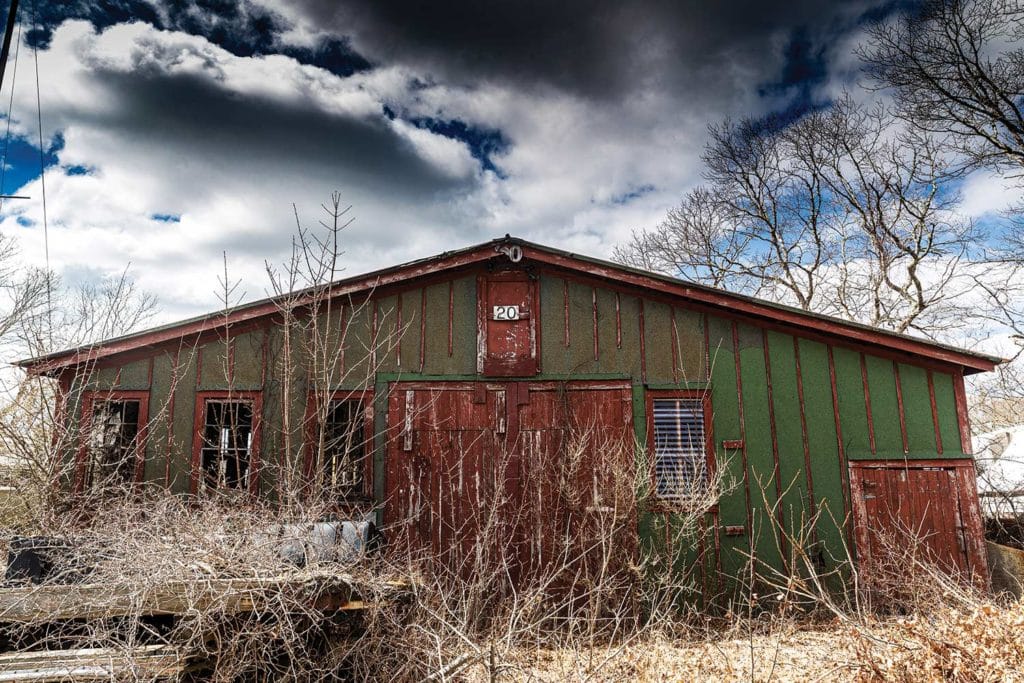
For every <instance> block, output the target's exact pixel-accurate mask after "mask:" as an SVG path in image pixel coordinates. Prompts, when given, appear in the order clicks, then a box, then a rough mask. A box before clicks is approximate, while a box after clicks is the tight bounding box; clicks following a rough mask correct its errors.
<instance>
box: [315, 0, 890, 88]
mask: <svg viewBox="0 0 1024 683" xmlns="http://www.w3.org/2000/svg"><path fill="white" fill-rule="evenodd" d="M298 4H299V5H300V6H302V7H303V8H304V10H305V12H307V13H308V14H307V16H308V20H309V22H310V23H311V24H312V25H313V26H315V27H316V28H318V29H321V30H325V31H333V32H336V33H338V34H342V35H351V36H352V38H353V41H354V45H355V46H356V48H357V49H358V50H360V51H362V53H363V54H367V55H369V56H370V57H371V58H373V59H379V60H381V61H383V62H385V63H386V62H389V61H392V60H397V61H401V62H404V63H406V64H410V65H416V66H420V67H425V68H426V69H428V70H430V71H432V72H434V73H436V74H438V75H439V76H442V77H444V78H447V79H452V78H454V79H463V80H465V81H467V82H478V81H480V80H484V81H494V82H509V81H512V82H515V83H517V84H518V85H520V86H522V85H527V86H534V85H544V86H550V87H553V88H556V89H559V90H565V91H569V92H573V93H576V94H582V95H585V96H592V97H608V96H615V95H619V94H625V93H628V92H630V91H632V90H634V89H637V88H641V87H642V88H654V89H662V90H669V91H672V92H674V93H676V94H686V93H687V91H689V94H690V95H692V97H693V98H695V99H700V98H707V97H714V96H715V94H716V93H717V92H720V91H721V90H723V89H728V88H729V87H730V86H731V85H733V84H734V83H733V81H735V79H737V78H742V76H743V75H744V74H742V73H736V71H735V69H736V68H739V69H740V70H743V71H745V72H749V71H754V72H757V71H760V70H761V69H763V68H765V67H766V66H770V65H771V63H772V62H773V60H774V59H775V57H773V55H772V52H773V51H778V49H779V48H780V47H782V46H779V45H776V44H775V41H778V40H779V39H780V37H781V39H782V40H783V41H785V40H787V39H788V38H790V37H792V38H793V39H794V40H796V41H798V42H799V43H800V44H799V45H798V46H797V47H796V48H795V51H796V52H797V53H798V54H797V55H796V56H797V57H801V56H810V57H813V55H814V54H815V52H816V51H820V49H821V46H823V45H825V44H827V41H828V40H829V39H830V38H831V37H833V32H834V31H837V30H842V29H843V27H844V26H845V27H846V28H848V27H849V26H850V25H852V24H853V23H855V22H856V20H857V18H858V17H859V16H861V15H862V14H863V13H864V12H866V11H869V10H872V9H874V6H875V5H877V4H878V3H877V2H870V1H869V0H856V1H853V2H847V3H830V4H825V3H822V2H820V0H792V1H791V2H764V1H757V0H745V1H743V2H707V1H706V0H687V1H682V2H680V1H672V0H642V1H640V2H621V0H603V1H598V2H585V1H582V0H565V1H559V2H550V1H549V0H539V1H538V0H528V1H526V2H522V1H516V2H512V1H510V0H503V1H499V2H479V1H478V0H453V1H447V2H439V3H425V2H421V1H420V0H405V1H396V2H379V1H377V0H350V1H349V2H346V3H344V4H341V3H337V2H335V1H334V0H298ZM809 41H810V44H809ZM793 51H794V50H793V49H791V50H790V52H791V53H792V52H793ZM783 52H785V49H784V48H783ZM790 56H793V55H792V54H791V55H790ZM790 65H791V66H792V64H790ZM797 66H799V65H797ZM812 66H813V65H812ZM819 72H820V73H824V70H823V69H812V72H811V73H809V74H808V76H810V77H814V76H817V75H819ZM786 77H787V76H786V75H783V78H786ZM746 85H747V86H748V87H749V86H751V85H756V84H751V83H746ZM694 88H701V89H702V90H701V91H692V89H694Z"/></svg>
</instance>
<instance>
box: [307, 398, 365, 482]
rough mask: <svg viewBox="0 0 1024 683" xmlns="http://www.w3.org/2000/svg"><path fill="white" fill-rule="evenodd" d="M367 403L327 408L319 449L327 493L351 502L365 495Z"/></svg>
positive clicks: (337, 402) (356, 401) (333, 403)
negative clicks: (365, 417) (364, 409)
mask: <svg viewBox="0 0 1024 683" xmlns="http://www.w3.org/2000/svg"><path fill="white" fill-rule="evenodd" d="M365 431H366V430H365V420H364V412H363V402H362V401H361V400H359V399H341V400H332V401H330V402H329V403H328V404H327V406H326V412H325V414H324V419H323V421H322V423H321V430H320V432H319V434H318V437H319V438H318V439H317V442H316V443H317V447H318V449H319V452H320V463H321V468H320V472H321V476H322V477H323V486H324V489H325V493H327V494H328V495H329V496H331V497H335V498H349V497H354V496H358V495H359V494H361V493H362V492H363V468H364V465H365V461H364V459H363V458H364V453H365V452H366V433H365Z"/></svg>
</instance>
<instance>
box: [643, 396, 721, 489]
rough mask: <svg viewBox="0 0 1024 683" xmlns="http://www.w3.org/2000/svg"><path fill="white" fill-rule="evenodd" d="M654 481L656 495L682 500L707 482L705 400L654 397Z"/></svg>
mask: <svg viewBox="0 0 1024 683" xmlns="http://www.w3.org/2000/svg"><path fill="white" fill-rule="evenodd" d="M652 409H653V424H654V482H655V491H656V493H657V495H658V497H659V498H662V499H665V500H670V501H684V500H687V499H689V498H691V497H693V496H694V495H697V494H699V493H702V492H703V491H705V490H706V489H707V486H708V454H707V444H706V439H705V433H704V426H705V425H704V401H703V400H702V399H700V398H655V399H653V400H652Z"/></svg>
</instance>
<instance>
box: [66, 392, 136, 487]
mask: <svg viewBox="0 0 1024 683" xmlns="http://www.w3.org/2000/svg"><path fill="white" fill-rule="evenodd" d="M107 401H138V403H139V424H138V430H137V431H136V433H135V470H134V472H133V473H132V477H131V480H130V481H129V483H130V484H132V485H135V484H138V483H140V482H141V481H142V478H143V476H144V474H145V467H146V446H147V440H148V437H149V390H148V389H145V390H129V389H89V390H86V391H83V392H82V411H81V422H80V427H79V430H78V454H77V457H76V461H77V462H76V463H75V473H74V485H73V490H74V492H75V493H82V492H84V491H85V490H86V488H88V487H89V486H91V484H92V482H87V481H86V470H87V467H86V466H87V464H88V460H89V435H90V433H91V431H92V420H93V415H94V413H95V411H96V404H97V403H105V402H107Z"/></svg>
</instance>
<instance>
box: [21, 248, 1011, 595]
mask: <svg viewBox="0 0 1024 683" xmlns="http://www.w3.org/2000/svg"><path fill="white" fill-rule="evenodd" d="M292 320H305V321H306V324H300V325H298V326H295V325H291V323H290V321H292ZM313 320H315V321H316V322H317V324H316V325H315V326H311V325H309V324H308V323H309V322H310V321H313ZM311 330H312V331H311ZM311 334H312V335H314V336H315V337H316V341H315V343H314V342H311V341H310V339H309V336H310V335H311ZM303 354H307V356H305V357H304V356H303ZM310 354H311V355H310ZM310 358H316V359H319V361H317V362H313V361H311V360H310ZM997 362H998V359H996V358H992V357H987V356H983V355H979V354H977V353H973V352H968V351H964V350H960V349H956V348H951V347H947V346H943V345H939V344H935V343H930V342H927V341H923V340H920V339H915V338H911V337H907V336H902V335H898V334H893V333H890V332H885V331H882V330H878V329H873V328H870V327H866V326H863V325H859V324H854V323H850V322H846V321H843V320H838V319H834V318H829V317H825V316H820V315H813V314H809V313H806V312H804V311H800V310H796V309H793V308H789V307H786V306H780V305H776V304H772V303H768V302H764V301H759V300H755V299H752V298H748V297H744V296H739V295H735V294H730V293H727V292H723V291H719V290H715V289H712V288H708V287H704V286H699V285H693V284H689V283H686V282H682V281H679V280H676V279H672V278H669V277H664V276H661V275H656V274H652V273H647V272H642V271H638V270H634V269H630V268H626V267H623V266H620V265H616V264H612V263H606V262H602V261H598V260H594V259H591V258H585V257H581V256H578V255H574V254H569V253H565V252H562V251H559V250H556V249H552V248H548V247H545V246H541V245H537V244H532V243H528V242H524V241H521V240H518V239H514V238H508V237H506V238H504V239H498V240H495V241H492V242H488V243H485V244H481V245H478V246H474V247H470V248H467V249H462V250H459V251H453V252H447V253H444V254H441V255H439V256H435V257H432V258H428V259H424V260H420V261H416V262H412V263H408V264H404V265H400V266H396V267H393V268H388V269H385V270H381V271H377V272H373V273H369V274H367V275H361V276H358V277H353V278H349V279H345V280H341V281H338V282H335V283H333V284H332V285H330V287H328V288H321V289H318V290H315V291H310V292H308V293H306V294H305V295H304V297H303V296H299V297H291V298H289V299H288V301H287V302H283V300H277V301H275V300H264V301H258V302H255V303H251V304H246V305H244V306H240V307H238V308H236V309H233V310H231V311H230V312H227V313H217V314H211V315H209V316H206V317H200V318H195V319H192V320H187V321H184V322H181V323H177V324H172V325H167V326H164V327H160V328H157V329H153V330H148V331H145V332H140V333H136V334H131V335H128V336H125V337H121V338H118V339H111V340H108V341H105V342H102V343H99V344H96V345H93V346H89V347H87V348H77V349H72V350H68V351H64V352H61V353H55V354H52V355H49V356H46V357H41V358H34V359H31V360H28V361H24V362H23V363H22V364H21V365H22V366H23V367H25V368H27V369H28V370H29V371H31V372H35V373H42V374H45V375H48V376H51V377H54V378H57V379H59V382H60V386H61V387H62V394H63V396H64V406H63V415H64V421H65V424H66V425H67V427H68V430H67V431H68V438H67V439H66V443H67V444H68V446H67V448H66V451H67V458H68V462H69V463H72V466H70V467H69V468H68V475H67V480H66V483H67V485H69V486H74V487H77V488H79V489H82V488H84V487H88V486H90V485H93V484H94V483H95V482H96V481H97V480H99V479H101V478H106V479H109V478H111V477H113V478H115V479H119V480H123V481H139V482H141V481H146V482H158V483H161V484H163V485H165V486H167V487H169V488H171V489H173V490H174V491H179V492H182V493H186V492H192V493H201V492H203V491H205V490H209V489H214V488H228V489H243V490H249V491H251V492H253V493H262V494H272V493H273V491H274V490H275V488H276V487H277V486H279V485H280V481H281V478H282V477H293V476H294V477H296V478H298V479H301V480H304V481H307V482H313V483H314V484H315V485H316V486H317V487H323V489H324V490H329V491H330V493H331V495H336V496H337V497H338V499H339V501H352V500H357V499H360V500H364V501H369V502H370V503H372V504H374V505H375V506H376V509H377V510H378V515H379V519H380V520H381V521H382V522H384V523H398V522H401V521H403V520H404V521H406V522H408V521H409V520H410V517H414V518H416V519H414V520H413V521H414V522H415V524H413V527H415V528H416V529H418V530H419V531H418V532H416V533H419V534H420V535H421V536H422V538H423V540H424V541H425V542H432V543H434V544H435V545H438V544H440V545H442V546H443V545H444V544H445V543H457V542H460V541H459V539H460V538H463V537H464V536H465V533H464V530H463V531H462V532H459V533H454V532H453V533H452V534H449V535H448V536H446V531H445V529H446V528H448V529H449V530H450V529H453V528H454V526H451V525H450V524H449V525H448V526H447V527H446V524H448V522H451V521H452V520H453V519H455V518H457V517H458V516H460V515H465V514H467V513H468V511H469V509H470V508H471V507H472V506H473V504H474V496H477V497H478V496H479V495H480V493H479V490H477V489H478V488H479V487H481V486H483V484H481V483H480V482H481V479H480V477H479V474H480V472H482V471H485V470H487V468H488V467H489V463H492V462H493V461H494V460H495V459H496V457H497V456H496V453H497V451H498V450H501V451H502V452H503V453H504V454H506V455H507V456H508V459H507V463H506V464H507V465H508V469H507V470H505V472H504V475H503V476H504V479H505V480H506V482H511V483H512V485H513V488H514V485H517V484H516V482H519V481H525V480H526V479H528V478H529V477H530V476H531V472H537V471H539V470H542V469H550V468H552V467H556V466H557V463H558V462H559V459H560V458H563V457H565V453H564V450H565V448H566V445H565V438H566V433H567V431H569V430H570V427H571V426H576V427H579V426H581V425H582V426H585V427H586V428H587V429H589V430H590V431H591V433H593V434H598V435H600V436H601V438H602V439H604V440H605V441H604V443H605V444H607V443H608V440H609V439H620V443H625V442H627V441H628V442H633V439H634V437H635V441H636V443H639V444H640V445H641V446H640V448H638V449H635V451H634V450H632V449H627V450H628V452H629V453H630V455H629V458H628V459H632V458H634V457H636V458H639V459H640V460H642V461H643V462H644V463H645V464H644V466H643V469H644V471H645V473H646V474H645V476H648V477H649V483H650V487H649V491H648V492H647V493H646V494H645V495H644V499H643V501H642V503H641V504H639V505H638V508H637V510H636V511H635V528H636V529H637V534H638V536H637V538H639V539H640V540H641V542H642V543H644V544H646V545H647V546H648V547H654V548H660V550H662V551H668V552H670V553H672V556H673V561H674V562H676V563H678V565H679V566H680V567H681V568H684V567H685V568H686V569H687V570H688V571H694V572H697V574H695V576H696V575H699V577H700V580H702V581H704V582H705V585H707V583H708V582H711V581H713V580H714V577H716V576H722V575H727V574H728V573H729V572H730V571H735V570H737V569H738V568H739V567H740V566H741V565H742V564H743V562H744V559H743V558H744V556H745V555H746V554H747V553H749V552H751V551H752V552H753V553H754V554H756V555H757V556H758V557H759V558H761V559H763V560H764V561H766V562H768V563H776V564H778V563H780V562H781V561H782V560H781V554H782V552H784V547H780V543H779V542H778V540H777V538H775V537H773V535H772V534H771V533H770V528H771V527H772V526H773V525H776V524H778V525H779V526H780V528H787V527H788V528H794V527H795V526H796V525H799V524H802V523H804V522H805V521H806V520H807V519H808V518H809V517H811V516H812V515H814V514H815V513H817V515H818V517H817V523H816V526H815V529H814V531H813V539H814V543H816V544H817V545H818V546H819V548H818V550H817V551H816V552H817V553H818V557H819V561H820V562H821V564H822V566H823V567H827V565H829V564H830V563H834V562H836V561H838V559H837V558H839V559H841V558H842V557H843V556H844V552H845V548H852V549H854V551H855V554H856V558H857V561H858V562H861V563H863V562H866V561H868V560H870V559H871V558H872V556H873V555H877V554H878V552H879V548H878V547H877V543H876V540H875V539H876V536H875V535H874V533H873V532H874V531H877V530H879V529H887V528H892V527H894V526H899V525H901V524H902V525H906V526H908V527H913V528H918V529H921V530H922V531H923V532H924V535H925V536H926V539H925V542H926V543H927V545H928V546H929V547H930V548H932V549H933V550H934V552H935V553H936V554H937V555H938V556H940V557H941V558H942V559H943V561H946V562H948V563H949V564H951V565H952V566H954V567H957V568H959V569H962V570H964V571H967V572H973V573H978V574H983V573H984V568H985V556H984V550H983V540H982V528H981V520H980V517H979V509H978V500H977V494H976V490H975V483H974V465H973V461H972V458H971V450H970V443H971V441H970V429H969V425H968V417H967V405H966V398H965V394H964V381H963V378H964V375H967V374H970V373H976V372H981V371H987V370H991V369H992V368H993V367H994V364H995V363H997ZM318 406H319V407H318ZM353 434H357V435H358V436H357V438H353V437H352V435H353ZM595 443H596V442H595ZM602 449H603V450H607V445H605V446H591V447H590V451H591V452H590V453H589V455H588V456H587V457H589V458H590V459H591V460H590V461H587V460H586V458H584V461H585V462H584V464H583V465H582V466H581V467H582V470H581V472H582V473H578V474H579V476H578V477H577V479H578V481H579V482H580V484H579V485H580V488H581V489H582V490H586V489H588V488H589V489H590V491H589V492H586V491H584V493H582V494H581V495H582V498H583V503H585V505H583V507H585V508H586V509H596V507H595V506H597V505H599V503H600V501H599V500H597V499H598V498H600V497H601V492H600V490H599V489H600V488H601V486H604V485H607V484H609V481H608V480H607V479H605V480H602V479H601V477H600V476H599V475H600V474H601V472H603V473H604V475H602V476H607V473H608V472H609V471H610V470H609V469H608V467H607V465H606V464H605V465H600V466H598V465H595V464H593V462H592V461H593V455H594V452H596V451H598V450H602ZM624 452H625V451H624ZM284 461H288V462H291V463H300V465H297V466H296V465H290V466H288V467H280V466H279V465H280V464H281V463H282V462H284ZM587 462H589V463H590V464H586V463H587ZM275 464H276V465H278V466H277V467H275ZM598 470H601V472H598ZM456 480H457V482H458V483H457V485H456V484H455V483H453V482H455V481H456ZM445 482H448V484H449V485H448V486H445V485H443V484H444V483H445ZM474 482H476V483H474ZM707 487H721V495H720V496H718V497H717V500H715V501H713V504H711V505H710V507H709V508H708V509H707V512H706V515H705V517H704V525H703V528H702V530H701V533H699V534H698V537H697V538H696V539H694V540H693V542H692V543H689V544H688V547H685V548H665V547H664V545H665V544H666V543H669V542H670V539H671V538H672V534H671V529H672V527H673V524H675V523H676V521H675V518H676V516H677V515H679V514H680V510H682V509H685V506H686V502H687V501H688V500H690V499H691V498H692V497H693V496H694V495H695V494H696V493H701V492H702V491H703V490H704V489H706V488H707ZM641 488H642V486H641ZM549 493H551V492H549ZM553 495H554V494H552V496H553ZM638 495H640V494H639V493H638ZM550 498H551V496H540V497H539V498H538V500H537V502H536V505H537V506H540V507H543V505H545V504H550ZM588 506H589V507H588ZM547 522H548V523H554V522H552V518H551V517H550V516H549V517H548V518H547ZM460 534H461V535H460ZM535 550H536V551H537V552H541V549H540V548H539V546H537V547H536V548H535Z"/></svg>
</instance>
